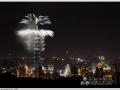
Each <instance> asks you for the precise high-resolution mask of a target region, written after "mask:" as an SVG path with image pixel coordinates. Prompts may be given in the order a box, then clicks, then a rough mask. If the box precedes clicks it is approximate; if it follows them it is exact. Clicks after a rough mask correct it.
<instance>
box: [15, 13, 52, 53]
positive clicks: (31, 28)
mask: <svg viewBox="0 0 120 90" xmlns="http://www.w3.org/2000/svg"><path fill="white" fill-rule="evenodd" d="M25 17H26V19H22V21H21V22H19V23H22V24H25V25H26V26H24V27H23V29H20V30H18V31H17V32H16V34H17V36H18V37H19V38H20V40H21V41H22V43H23V45H24V46H25V48H26V49H27V50H28V51H30V52H32V51H33V49H34V48H33V47H34V44H35V42H34V41H35V38H38V39H39V44H40V45H39V47H40V48H39V49H40V51H43V50H44V49H45V48H44V46H45V37H47V36H50V37H53V35H54V32H53V31H51V30H45V29H39V28H38V26H39V25H44V24H51V22H50V20H49V18H48V16H39V17H36V16H35V14H28V15H27V16H25Z"/></svg>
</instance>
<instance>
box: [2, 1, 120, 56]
mask: <svg viewBox="0 0 120 90" xmlns="http://www.w3.org/2000/svg"><path fill="white" fill-rule="evenodd" d="M28 13H35V14H36V15H37V16H38V15H48V16H49V17H50V19H51V21H52V25H49V26H48V25H47V26H45V27H46V29H47V28H49V29H51V30H53V31H54V32H55V36H54V38H47V39H46V43H47V45H46V50H45V52H44V55H46V56H50V55H59V56H60V55H61V56H62V55H63V56H64V55H65V51H66V50H69V52H70V54H71V55H73V56H74V55H111V56H114V55H120V3H99V2H98V3H92V2H91V3H87V2H86V3H82V2H79V3H78V2H77V3H73V2H72V3H70V2H69V3H65V2H64V3H59V2H58V3H55V2H54V3H53V2H45V3H43V2H39V3H38V2H37V3H33V2H31V3H25V2H24V3H19V2H18V3H13V2H11V3H2V2H1V3H0V54H1V55H3V54H6V55H7V54H8V53H12V54H13V55H16V56H22V55H23V56H25V55H29V52H27V51H26V50H25V49H24V47H23V46H22V44H21V43H20V42H19V41H18V40H17V38H16V35H15V31H16V30H17V28H18V27H19V26H20V25H18V22H19V21H20V20H21V19H23V18H24V16H25V15H26V14H28Z"/></svg>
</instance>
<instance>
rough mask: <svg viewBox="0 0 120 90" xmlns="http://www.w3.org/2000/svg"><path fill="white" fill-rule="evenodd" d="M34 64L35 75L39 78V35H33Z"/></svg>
mask: <svg viewBox="0 0 120 90" xmlns="http://www.w3.org/2000/svg"><path fill="white" fill-rule="evenodd" d="M34 66H35V77H36V78H39V77H40V74H39V72H40V71H39V68H40V38H39V36H37V35H36V36H35V41H34Z"/></svg>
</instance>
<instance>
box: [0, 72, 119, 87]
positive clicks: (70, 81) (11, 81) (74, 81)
mask: <svg viewBox="0 0 120 90" xmlns="http://www.w3.org/2000/svg"><path fill="white" fill-rule="evenodd" d="M81 80H82V79H81V78H78V77H76V76H73V77H69V78H62V77H60V78H59V79H54V80H52V79H40V78H39V79H37V78H17V77H16V76H13V75H10V74H3V75H0V87H1V88H13V87H14V88H91V87H92V88H119V87H120V84H119V82H117V83H116V84H114V85H113V84H112V85H81V84H80V82H81ZM118 81H119V80H118Z"/></svg>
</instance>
